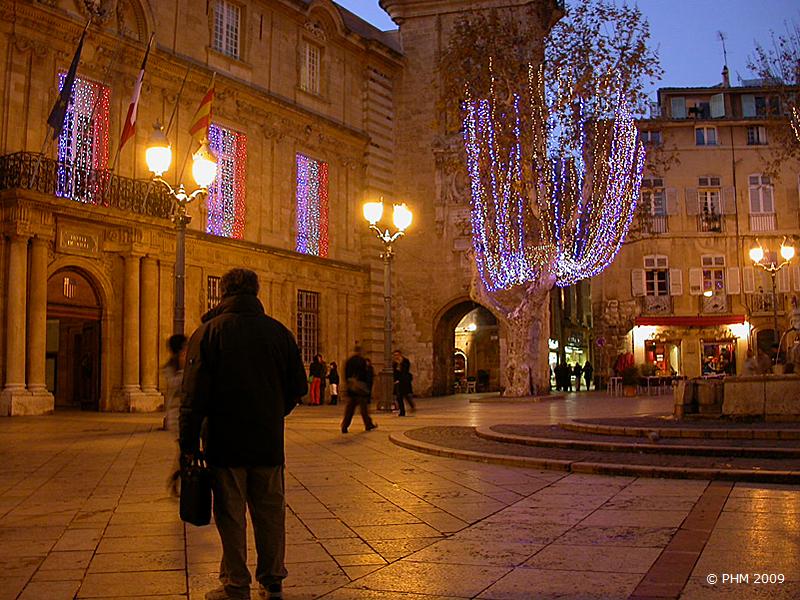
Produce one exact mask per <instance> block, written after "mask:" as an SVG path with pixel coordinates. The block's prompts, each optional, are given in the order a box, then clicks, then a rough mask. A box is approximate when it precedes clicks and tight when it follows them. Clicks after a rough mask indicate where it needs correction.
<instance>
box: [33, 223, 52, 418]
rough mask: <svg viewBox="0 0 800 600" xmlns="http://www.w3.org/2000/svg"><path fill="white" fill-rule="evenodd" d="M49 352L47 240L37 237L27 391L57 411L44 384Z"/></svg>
mask: <svg viewBox="0 0 800 600" xmlns="http://www.w3.org/2000/svg"><path fill="white" fill-rule="evenodd" d="M46 353H47V240H46V239H44V238H42V237H39V236H37V237H35V238H33V240H32V243H31V277H30V294H29V305H28V391H29V392H31V394H32V395H33V396H35V397H36V400H37V403H39V404H41V405H42V406H41V408H45V409H46V408H49V410H53V408H55V400H54V398H53V395H52V394H51V393H50V392H48V391H47V386H46V385H45V356H46Z"/></svg>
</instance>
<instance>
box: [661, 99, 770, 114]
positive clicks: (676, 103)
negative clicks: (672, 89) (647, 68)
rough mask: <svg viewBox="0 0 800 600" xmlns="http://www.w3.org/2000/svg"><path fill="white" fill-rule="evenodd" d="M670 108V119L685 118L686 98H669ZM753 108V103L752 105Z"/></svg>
mask: <svg viewBox="0 0 800 600" xmlns="http://www.w3.org/2000/svg"><path fill="white" fill-rule="evenodd" d="M669 102H670V108H671V109H672V110H671V112H672V118H673V119H685V118H686V98H684V97H683V96H679V97H675V98H670V99H669ZM753 106H755V103H754V104H753Z"/></svg>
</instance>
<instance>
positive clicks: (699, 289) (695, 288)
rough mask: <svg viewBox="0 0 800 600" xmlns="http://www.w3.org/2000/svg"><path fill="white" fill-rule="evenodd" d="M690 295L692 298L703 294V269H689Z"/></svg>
mask: <svg viewBox="0 0 800 600" xmlns="http://www.w3.org/2000/svg"><path fill="white" fill-rule="evenodd" d="M689 293H690V294H691V295H692V296H699V295H700V294H702V293H703V269H689Z"/></svg>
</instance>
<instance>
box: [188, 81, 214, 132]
mask: <svg viewBox="0 0 800 600" xmlns="http://www.w3.org/2000/svg"><path fill="white" fill-rule="evenodd" d="M216 78H217V74H216V73H214V76H213V77H212V78H211V85H210V86H209V87H208V90H207V91H206V95H205V96H203V99H202V100H201V102H200V106H198V107H197V112H195V113H194V117H193V118H192V126H191V127H189V133H190V134H191V136H192V138H194V139H195V140H196V141H197V142H198V143H202V142H203V140H205V139H208V126H209V125H211V103H212V102H213V100H214V80H215V79H216Z"/></svg>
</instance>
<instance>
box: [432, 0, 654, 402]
mask: <svg viewBox="0 0 800 600" xmlns="http://www.w3.org/2000/svg"><path fill="white" fill-rule="evenodd" d="M530 32H531V29H530V28H526V27H525V21H524V19H521V18H520V14H519V13H513V12H510V11H505V12H501V11H492V12H490V13H488V14H478V15H472V16H470V17H467V18H465V19H464V20H463V21H462V22H461V23H460V24H459V26H458V27H457V29H456V33H455V35H454V38H453V40H452V42H451V46H450V49H449V52H448V54H447V55H446V57H445V60H444V65H445V68H447V69H448V72H449V74H450V78H449V81H450V83H451V86H454V87H455V86H458V85H459V83H460V86H461V90H462V92H461V94H459V96H457V97H460V99H462V103H461V110H462V117H463V135H464V142H465V150H466V166H467V170H468V172H469V176H470V182H471V220H472V233H473V256H474V265H475V274H474V277H473V285H472V295H473V298H474V299H475V300H476V301H478V302H480V303H482V304H484V305H485V306H487V307H488V308H490V309H491V310H492V311H493V312H494V313H495V315H496V316H497V317H498V318H499V319H500V321H501V323H502V324H503V325H504V326H505V331H506V340H507V346H506V355H505V365H506V388H505V392H504V394H505V395H506V396H524V395H529V394H530V393H532V392H533V393H535V392H539V391H543V390H547V389H548V388H549V369H548V363H547V356H548V349H547V342H548V338H549V291H550V289H551V288H552V287H553V285H557V286H562V287H563V286H568V285H571V284H573V283H576V282H577V281H580V280H581V279H585V278H588V277H591V276H593V275H596V274H597V273H599V272H600V271H602V270H603V269H604V268H605V267H606V266H607V265H608V264H609V263H610V262H611V260H613V258H614V256H615V255H616V253H617V252H618V250H619V248H620V246H621V245H622V242H623V241H624V239H625V235H626V232H627V230H628V227H629V225H630V223H631V219H632V217H633V213H634V210H635V207H636V201H637V198H638V195H639V184H640V182H641V173H642V168H643V166H644V160H645V152H644V149H643V147H642V145H641V143H640V142H639V141H638V137H637V132H636V127H635V124H634V121H633V118H632V116H631V112H630V108H629V106H631V105H634V106H639V105H641V104H642V103H643V100H644V93H643V87H644V84H643V80H644V79H645V78H647V77H652V76H656V75H658V73H659V68H658V64H657V61H656V59H655V56H654V55H653V54H652V53H651V52H649V51H648V50H647V47H646V41H647V38H648V35H649V32H648V27H647V23H646V21H644V19H643V18H642V16H641V14H640V13H639V12H638V10H636V9H631V8H627V7H622V8H619V7H615V6H613V5H611V4H608V3H606V2H604V1H602V0H596V1H594V2H587V3H583V4H581V5H580V6H579V7H577V8H576V9H574V10H573V11H572V12H571V13H570V14H569V16H568V17H567V18H565V19H562V20H561V21H560V22H558V23H556V24H555V25H554V27H553V28H552V29H551V31H550V33H549V35H548V36H547V38H546V39H545V41H544V44H542V43H541V41H538V42H537V40H536V39H535V33H530ZM537 57H538V60H537ZM542 57H543V58H544V60H543V61H542ZM538 63H542V66H540V67H539V66H533V65H535V64H538ZM459 75H461V76H462V77H463V79H462V80H461V81H460V82H459V81H458V80H457V78H458V76H459ZM452 91H454V90H452Z"/></svg>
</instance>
